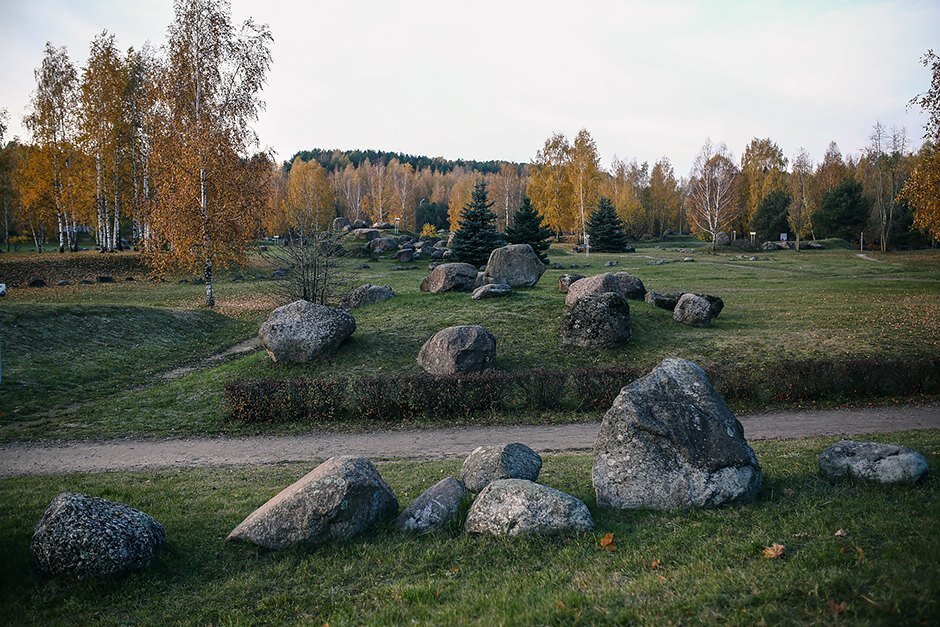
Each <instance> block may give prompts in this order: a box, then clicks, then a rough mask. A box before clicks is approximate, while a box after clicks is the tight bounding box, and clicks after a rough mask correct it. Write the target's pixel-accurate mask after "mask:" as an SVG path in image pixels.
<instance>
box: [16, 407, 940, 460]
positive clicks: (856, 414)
mask: <svg viewBox="0 0 940 627" xmlns="http://www.w3.org/2000/svg"><path fill="white" fill-rule="evenodd" d="M740 419H741V423H742V424H743V425H744V431H745V433H746V434H747V437H748V438H749V439H752V440H761V439H768V438H783V439H792V438H802V437H808V436H813V435H836V434H857V433H876V432H877V433H886V432H892V431H904V430H909V429H940V404H933V405H906V406H900V407H879V408H864V409H839V410H827V411H799V412H777V413H766V414H757V415H752V416H742V417H741V418H740ZM597 427H598V424H597V423H578V424H566V425H544V426H543V425H537V426H518V427H454V428H447V429H424V430H400V431H379V432H372V433H360V434H345V433H309V434H304V435H291V436H254V437H215V438H208V437H207V438H191V439H174V440H111V441H103V442H73V443H63V444H59V445H47V444H43V445H36V444H29V443H17V444H4V445H0V477H10V476H18V475H48V474H58V473H66V472H104V471H114V470H143V469H156V468H193V467H200V466H230V465H258V464H274V463H280V462H309V461H313V460H317V459H324V458H326V457H330V456H332V455H344V454H346V455H364V456H366V457H370V458H372V459H442V458H453V457H463V456H465V455H467V454H468V453H469V452H470V451H472V450H473V449H474V448H476V447H477V446H479V445H481V444H495V443H499V442H507V441H520V442H525V443H526V444H528V445H529V446H531V447H532V448H534V449H536V450H537V451H540V452H542V453H548V452H563V451H564V452H572V451H587V450H590V448H591V446H592V444H593V443H594V436H595V435H596V434H597Z"/></svg>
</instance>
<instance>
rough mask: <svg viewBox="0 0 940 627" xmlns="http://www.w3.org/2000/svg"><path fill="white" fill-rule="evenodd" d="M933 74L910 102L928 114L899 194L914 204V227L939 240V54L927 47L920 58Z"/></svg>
mask: <svg viewBox="0 0 940 627" xmlns="http://www.w3.org/2000/svg"><path fill="white" fill-rule="evenodd" d="M921 62H922V63H923V65H924V67H926V68H929V69H930V71H931V74H932V77H931V82H930V87H929V88H928V89H927V91H926V92H924V93H922V94H919V95H917V96H915V97H914V98H913V99H912V100H911V104H912V105H918V106H920V108H921V109H923V110H924V111H925V112H926V113H927V123H926V125H925V126H924V145H923V146H922V147H921V149H920V152H919V153H918V155H917V159H916V160H915V162H914V166H913V169H912V171H911V175H910V177H909V178H908V179H907V182H906V183H905V185H904V189H903V191H902V196H903V198H904V199H905V200H907V201H908V202H909V203H910V204H911V205H913V207H914V226H916V227H918V228H920V229H923V230H924V231H926V232H927V233H929V234H930V236H931V237H933V238H934V239H940V55H937V54H936V53H934V51H933V50H928V51H927V53H926V54H925V55H924V56H923V57H922V58H921Z"/></svg>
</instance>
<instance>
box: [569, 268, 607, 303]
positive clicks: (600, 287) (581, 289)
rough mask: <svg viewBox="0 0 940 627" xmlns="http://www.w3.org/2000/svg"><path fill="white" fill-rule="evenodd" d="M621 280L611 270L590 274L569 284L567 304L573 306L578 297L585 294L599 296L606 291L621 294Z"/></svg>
mask: <svg viewBox="0 0 940 627" xmlns="http://www.w3.org/2000/svg"><path fill="white" fill-rule="evenodd" d="M620 290H621V284H620V280H619V279H618V278H617V277H615V276H614V275H613V274H611V273H610V272H604V273H603V274H596V275H594V276H589V277H587V278H586V279H581V280H579V281H577V282H575V283H572V284H571V285H569V286H568V295H567V296H565V305H567V306H568V307H571V306H572V305H574V304H575V303H576V302H577V301H578V299H580V298H583V297H585V296H597V295H599V294H603V293H605V292H613V293H614V294H620Z"/></svg>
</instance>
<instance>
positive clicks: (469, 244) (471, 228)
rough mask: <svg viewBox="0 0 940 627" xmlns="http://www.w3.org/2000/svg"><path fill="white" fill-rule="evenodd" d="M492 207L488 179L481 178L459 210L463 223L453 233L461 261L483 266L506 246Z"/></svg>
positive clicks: (454, 247) (457, 255)
mask: <svg viewBox="0 0 940 627" xmlns="http://www.w3.org/2000/svg"><path fill="white" fill-rule="evenodd" d="M492 206H493V203H492V202H490V200H489V196H488V195H487V191H486V181H485V180H484V179H483V178H480V179H478V180H477V182H476V183H475V184H474V186H473V194H472V195H471V197H470V202H468V203H467V204H466V205H464V208H463V210H461V212H460V225H459V227H458V229H457V231H456V232H455V233H454V241H453V245H452V250H453V251H454V256H455V257H457V259H458V260H460V261H462V262H465V263H469V264H472V265H474V266H481V265H483V264H485V263H486V262H487V261H488V260H489V258H490V253H491V252H493V251H494V250H495V249H497V248H499V247H500V246H502V245H504V243H505V241H504V239H503V236H502V234H501V233H500V232H499V231H498V230H497V229H496V215H495V214H494V213H493V212H492V211H491V210H490V207H492Z"/></svg>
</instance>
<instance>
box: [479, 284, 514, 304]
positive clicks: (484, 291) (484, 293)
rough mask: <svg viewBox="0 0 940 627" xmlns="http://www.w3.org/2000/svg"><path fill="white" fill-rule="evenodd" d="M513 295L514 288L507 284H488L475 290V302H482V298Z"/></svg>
mask: <svg viewBox="0 0 940 627" xmlns="http://www.w3.org/2000/svg"><path fill="white" fill-rule="evenodd" d="M511 293H512V288H511V287H509V286H508V285H507V284H505V283H488V284H487V285H481V286H480V287H478V288H476V289H475V290H473V296H471V297H470V298H472V299H473V300H480V299H481V298H497V297H499V296H509V295H510V294H511Z"/></svg>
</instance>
